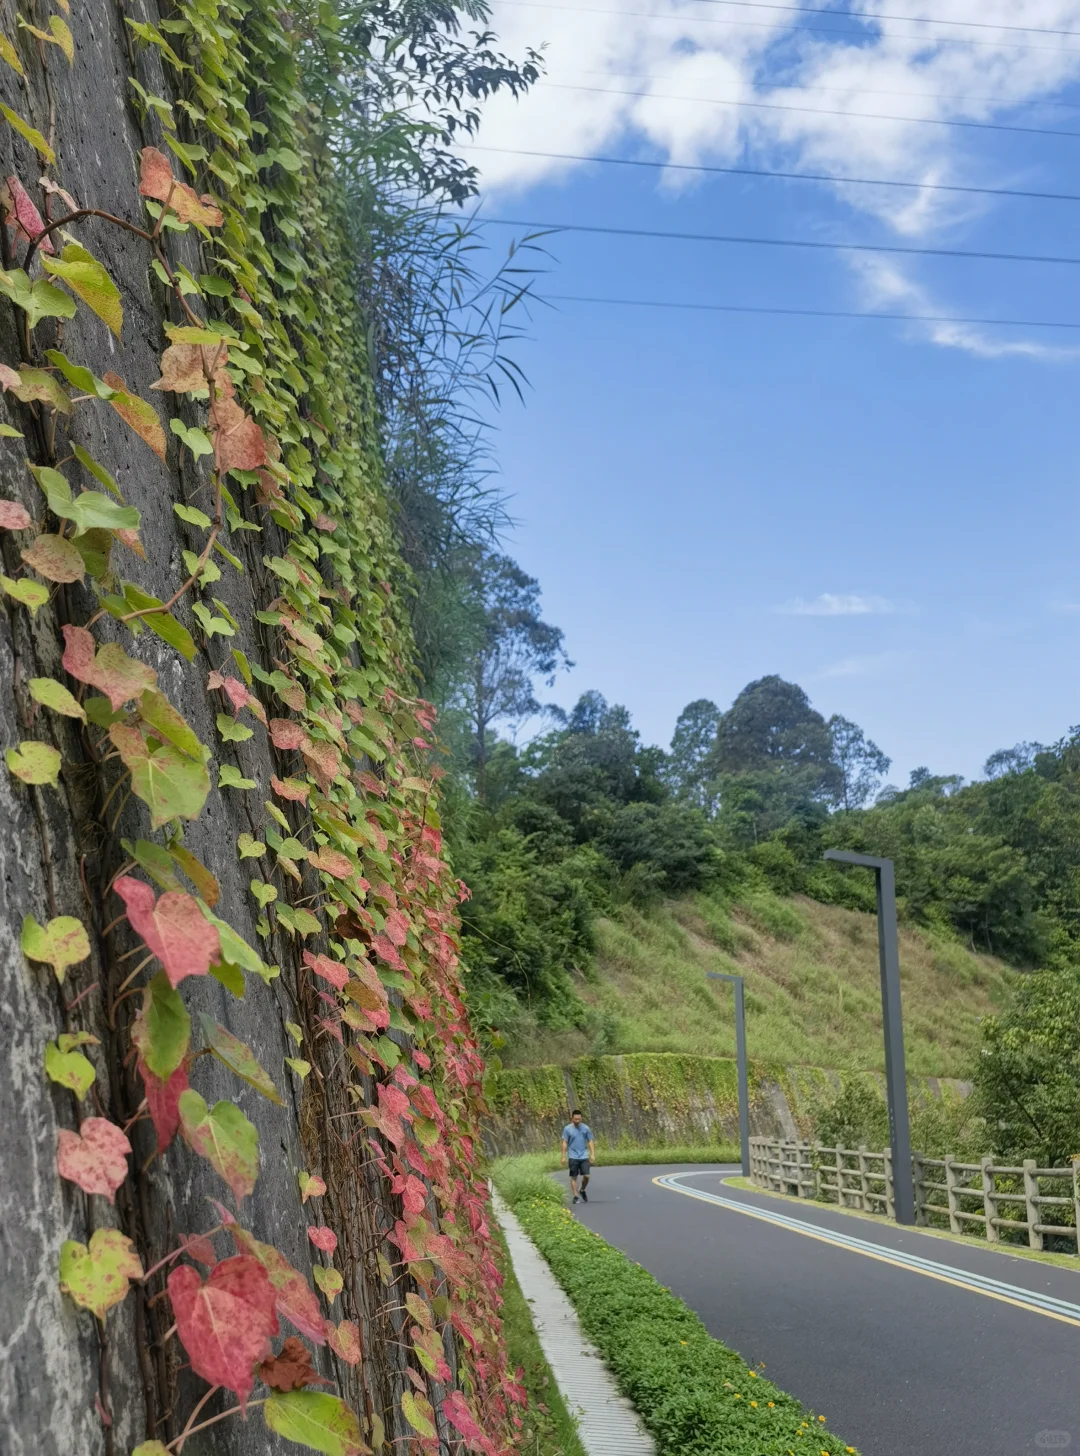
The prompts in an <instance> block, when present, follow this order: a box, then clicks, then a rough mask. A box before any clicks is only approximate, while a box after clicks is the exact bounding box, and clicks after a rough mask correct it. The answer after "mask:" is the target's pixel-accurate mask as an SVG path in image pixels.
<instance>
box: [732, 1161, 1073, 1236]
mask: <svg viewBox="0 0 1080 1456" xmlns="http://www.w3.org/2000/svg"><path fill="white" fill-rule="evenodd" d="M911 1163H912V1168H911V1176H912V1180H913V1182H914V1187H915V1216H916V1222H917V1223H919V1224H921V1225H923V1226H924V1227H939V1228H944V1227H948V1228H949V1229H950V1230H951V1231H952V1232H953V1233H956V1234H959V1233H966V1234H976V1235H979V1234H981V1235H982V1236H983V1237H984V1238H985V1239H986V1240H987V1241H988V1242H989V1243H992V1244H995V1243H999V1242H1001V1236H1002V1233H1003V1232H1004V1233H1006V1234H1007V1235H1008V1238H1007V1241H1008V1242H1010V1243H1012V1242H1015V1241H1016V1240H1015V1239H1014V1238H1013V1237H1012V1236H1013V1235H1015V1234H1018V1233H1023V1234H1025V1235H1026V1236H1027V1242H1028V1246H1029V1248H1032V1249H1042V1248H1044V1247H1045V1246H1046V1240H1047V1239H1048V1238H1052V1239H1054V1240H1058V1239H1062V1240H1065V1241H1067V1242H1068V1243H1070V1244H1071V1245H1072V1252H1075V1253H1077V1254H1080V1237H1078V1234H1077V1230H1078V1228H1080V1158H1074V1159H1073V1163H1072V1166H1071V1167H1069V1168H1040V1167H1038V1166H1037V1164H1036V1163H1035V1162H1034V1161H1033V1160H1031V1159H1029V1160H1028V1161H1026V1162H1024V1163H1022V1164H1021V1165H1020V1166H1018V1167H1012V1166H1006V1165H1005V1164H1001V1163H995V1162H993V1161H992V1160H991V1159H990V1158H983V1159H982V1161H981V1162H978V1163H961V1162H958V1161H957V1159H956V1158H952V1157H945V1158H925V1157H923V1155H922V1154H921V1153H915V1154H914V1155H913V1156H912V1160H911ZM750 1178H751V1181H752V1182H753V1183H754V1184H756V1186H757V1187H758V1188H764V1189H767V1190H769V1191H771V1192H774V1193H787V1194H792V1195H794V1197H796V1198H809V1199H814V1200H816V1201H817V1202H819V1203H836V1204H839V1205H840V1206H841V1207H842V1208H854V1209H858V1210H860V1211H862V1212H863V1213H877V1214H884V1215H885V1216H886V1217H888V1218H892V1217H893V1216H894V1213H895V1206H894V1187H895V1184H894V1179H893V1167H892V1156H891V1154H890V1153H888V1152H883V1153H875V1152H871V1150H870V1149H869V1148H867V1147H865V1146H863V1147H858V1148H823V1147H819V1146H817V1145H816V1144H811V1143H806V1142H777V1141H774V1140H773V1139H771V1138H751V1139H750Z"/></svg>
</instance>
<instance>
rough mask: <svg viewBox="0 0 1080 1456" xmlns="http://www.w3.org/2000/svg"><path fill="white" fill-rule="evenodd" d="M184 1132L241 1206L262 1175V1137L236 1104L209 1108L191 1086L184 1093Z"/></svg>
mask: <svg viewBox="0 0 1080 1456" xmlns="http://www.w3.org/2000/svg"><path fill="white" fill-rule="evenodd" d="M180 1129H181V1131H182V1132H183V1134H184V1137H185V1139H186V1140H187V1142H188V1143H189V1144H190V1145H191V1147H192V1148H193V1149H194V1150H195V1152H197V1153H198V1154H199V1155H200V1156H201V1157H204V1158H205V1159H206V1160H207V1162H208V1163H209V1164H210V1166H211V1167H212V1168H213V1169H214V1170H215V1172H217V1173H220V1175H221V1176H222V1178H224V1179H225V1182H226V1183H227V1184H228V1185H229V1187H230V1188H231V1189H232V1192H233V1197H234V1198H235V1199H236V1201H237V1202H238V1203H239V1202H240V1201H241V1199H244V1198H246V1197H247V1195H248V1194H249V1193H250V1192H251V1190H252V1189H253V1188H254V1187H255V1181H256V1179H257V1177H258V1174H259V1134H258V1132H257V1131H256V1129H255V1128H254V1127H253V1126H252V1124H251V1123H250V1122H249V1121H248V1120H247V1118H246V1117H245V1116H244V1114H243V1113H242V1112H241V1111H240V1109H239V1107H237V1105H236V1103H235V1102H225V1101H222V1102H216V1103H215V1104H214V1106H213V1107H212V1108H208V1107H207V1105H206V1103H205V1102H204V1101H203V1099H202V1098H201V1097H200V1096H199V1094H198V1092H194V1091H192V1089H191V1088H190V1087H189V1088H188V1090H187V1091H186V1092H182V1093H181V1094H180Z"/></svg>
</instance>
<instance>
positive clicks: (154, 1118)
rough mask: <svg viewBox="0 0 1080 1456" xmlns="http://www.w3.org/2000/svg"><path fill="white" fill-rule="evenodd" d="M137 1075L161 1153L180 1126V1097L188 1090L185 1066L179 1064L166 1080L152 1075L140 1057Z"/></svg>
mask: <svg viewBox="0 0 1080 1456" xmlns="http://www.w3.org/2000/svg"><path fill="white" fill-rule="evenodd" d="M137 1066H138V1069H139V1076H140V1077H141V1078H142V1080H143V1089H144V1091H145V1092H146V1107H147V1111H148V1112H149V1113H150V1121H151V1122H152V1123H153V1124H154V1131H155V1132H156V1133H157V1150H158V1152H159V1153H163V1152H164V1151H165V1149H166V1148H167V1147H168V1146H169V1144H170V1143H171V1142H172V1140H173V1138H174V1137H175V1136H176V1133H177V1130H178V1128H179V1126H180V1098H181V1097H182V1096H183V1095H184V1093H185V1092H186V1091H187V1090H188V1077H187V1067H186V1066H179V1067H177V1069H176V1071H175V1072H173V1074H172V1076H171V1077H170V1078H169V1080H168V1081H167V1082H162V1081H160V1080H159V1079H158V1078H157V1077H155V1076H154V1074H153V1072H151V1071H150V1070H149V1069H148V1068H147V1065H146V1063H145V1062H144V1061H143V1059H142V1058H141V1057H140V1058H139V1060H138V1063H137Z"/></svg>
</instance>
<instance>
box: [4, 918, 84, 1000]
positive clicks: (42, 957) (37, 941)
mask: <svg viewBox="0 0 1080 1456" xmlns="http://www.w3.org/2000/svg"><path fill="white" fill-rule="evenodd" d="M19 944H20V945H21V946H22V952H23V955H25V956H26V957H27V958H28V959H29V960H32V961H43V962H44V963H45V964H46V965H50V966H52V968H53V970H54V971H55V972H56V979H57V980H58V981H60V982H61V984H62V983H63V980H64V977H65V975H66V974H67V968H68V966H77V965H78V964H79V963H80V961H84V960H86V958H87V957H88V956H89V954H90V940H89V937H88V936H87V934H86V928H85V926H84V925H83V923H82V921H81V920H76V919H75V917H74V915H58V916H57V917H56V919H55V920H50V921H49V923H48V925H44V926H43V925H39V924H38V923H37V921H36V920H35V919H34V917H33V916H32V915H28V916H27V917H26V919H25V920H24V921H23V923H22V934H21V936H20V938H19Z"/></svg>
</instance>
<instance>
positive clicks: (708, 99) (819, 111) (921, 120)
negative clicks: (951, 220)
mask: <svg viewBox="0 0 1080 1456" xmlns="http://www.w3.org/2000/svg"><path fill="white" fill-rule="evenodd" d="M1077 54H1078V55H1080V52H1077ZM546 85H547V86H548V87H549V88H551V89H552V90H555V91H589V92H598V93H599V94H600V95H602V96H638V97H643V98H644V99H645V100H647V101H692V102H694V103H695V104H696V105H703V106H745V107H747V108H748V109H749V110H751V111H798V112H802V113H803V114H804V115H807V116H847V117H850V118H851V119H852V120H854V121H902V122H907V123H911V124H914V125H916V126H962V127H967V128H969V129H973V130H975V131H1011V132H1022V133H1023V134H1024V135H1026V136H1056V137H1080V131H1057V130H1055V129H1054V128H1053V127H1042V126H1015V125H1013V124H1011V123H1009V122H1004V121H962V120H954V119H946V118H944V117H939V116H891V115H889V114H888V113H885V114H879V113H877V112H874V111H837V110H834V109H832V108H825V107H821V106H781V105H780V103H779V102H777V101H722V100H720V99H719V98H718V97H715V96H670V95H668V94H667V93H665V92H663V91H623V90H618V89H614V88H612V87H610V86H573V85H571V84H570V83H569V82H563V81H548V82H547V83H546Z"/></svg>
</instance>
